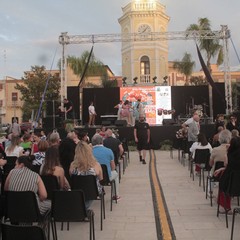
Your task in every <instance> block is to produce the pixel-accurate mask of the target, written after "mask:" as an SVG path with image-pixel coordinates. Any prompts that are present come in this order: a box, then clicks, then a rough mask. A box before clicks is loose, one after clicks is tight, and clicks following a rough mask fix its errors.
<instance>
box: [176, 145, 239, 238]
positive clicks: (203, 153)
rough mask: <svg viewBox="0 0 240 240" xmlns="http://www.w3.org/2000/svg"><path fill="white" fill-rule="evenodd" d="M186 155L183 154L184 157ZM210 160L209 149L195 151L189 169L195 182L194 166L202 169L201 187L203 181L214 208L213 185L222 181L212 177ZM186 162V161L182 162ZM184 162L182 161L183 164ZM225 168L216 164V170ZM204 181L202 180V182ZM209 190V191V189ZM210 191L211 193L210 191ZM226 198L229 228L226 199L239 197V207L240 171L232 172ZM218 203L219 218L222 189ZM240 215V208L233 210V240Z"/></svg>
mask: <svg viewBox="0 0 240 240" xmlns="http://www.w3.org/2000/svg"><path fill="white" fill-rule="evenodd" d="M183 154H184V153H182V156H183ZM209 160H210V152H209V150H208V149H197V150H196V151H195V157H194V159H192V158H191V157H189V169H190V177H191V176H192V178H193V180H194V170H193V166H194V165H196V164H197V165H198V166H199V167H200V172H199V186H201V181H202V183H203V190H204V191H205V184H206V195H205V196H206V199H207V198H208V195H209V198H210V205H211V206H213V203H212V199H213V189H212V184H213V183H217V182H219V180H220V177H219V176H212V175H210V170H211V167H210V166H209ZM182 161H184V160H182ZM182 161H180V162H181V163H182ZM222 167H224V163H223V162H216V163H215V170H217V169H220V168H222ZM206 171H207V173H208V174H207V178H206V183H205V177H204V172H206ZM201 179H202V180H201ZM208 188H209V189H208ZM208 190H209V191H208ZM223 194H224V198H225V208H224V209H225V212H224V214H225V219H226V227H227V228H228V211H229V210H228V209H227V208H226V198H227V197H230V198H233V197H237V204H238V206H239V197H240V171H232V173H231V176H230V181H229V183H228V187H227V190H226V191H225V192H224V193H223ZM217 198H218V201H217V203H218V204H217V217H219V214H220V211H219V207H220V205H219V202H220V189H218V197H217ZM239 213H240V208H239V207H235V208H234V209H233V220H232V230H231V239H233V231H234V224H235V215H236V214H239Z"/></svg>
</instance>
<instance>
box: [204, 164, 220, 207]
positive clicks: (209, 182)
mask: <svg viewBox="0 0 240 240" xmlns="http://www.w3.org/2000/svg"><path fill="white" fill-rule="evenodd" d="M222 167H224V162H220V161H218V162H216V163H215V169H214V170H215V171H216V170H218V169H220V168H222ZM216 182H219V177H215V176H210V175H209V174H208V176H207V180H206V199H207V198H208V186H209V194H210V196H209V198H210V204H211V206H212V199H213V196H212V195H213V190H212V183H216Z"/></svg>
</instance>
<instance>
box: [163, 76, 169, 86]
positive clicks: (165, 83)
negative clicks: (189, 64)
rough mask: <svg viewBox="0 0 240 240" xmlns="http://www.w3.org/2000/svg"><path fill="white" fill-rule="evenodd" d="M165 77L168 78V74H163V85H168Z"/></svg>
mask: <svg viewBox="0 0 240 240" xmlns="http://www.w3.org/2000/svg"><path fill="white" fill-rule="evenodd" d="M167 79H168V76H165V77H163V80H164V81H163V85H164V86H167V85H168V81H167Z"/></svg>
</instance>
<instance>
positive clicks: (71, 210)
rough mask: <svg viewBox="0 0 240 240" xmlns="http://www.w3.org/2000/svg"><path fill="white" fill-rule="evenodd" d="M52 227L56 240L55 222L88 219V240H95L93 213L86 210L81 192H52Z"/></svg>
mask: <svg viewBox="0 0 240 240" xmlns="http://www.w3.org/2000/svg"><path fill="white" fill-rule="evenodd" d="M51 212H52V225H53V229H54V235H55V236H56V240H57V230H56V222H83V221H84V220H85V218H88V219H89V228H90V240H95V229H94V212H93V211H92V210H90V209H89V210H86V207H85V198H84V193H83V191H82V190H72V191H60V190H58V191H53V198H52V211H51Z"/></svg>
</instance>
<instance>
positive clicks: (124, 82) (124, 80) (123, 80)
mask: <svg viewBox="0 0 240 240" xmlns="http://www.w3.org/2000/svg"><path fill="white" fill-rule="evenodd" d="M126 80H127V78H126V77H123V79H122V84H123V86H125V85H126V84H127V83H126Z"/></svg>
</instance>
